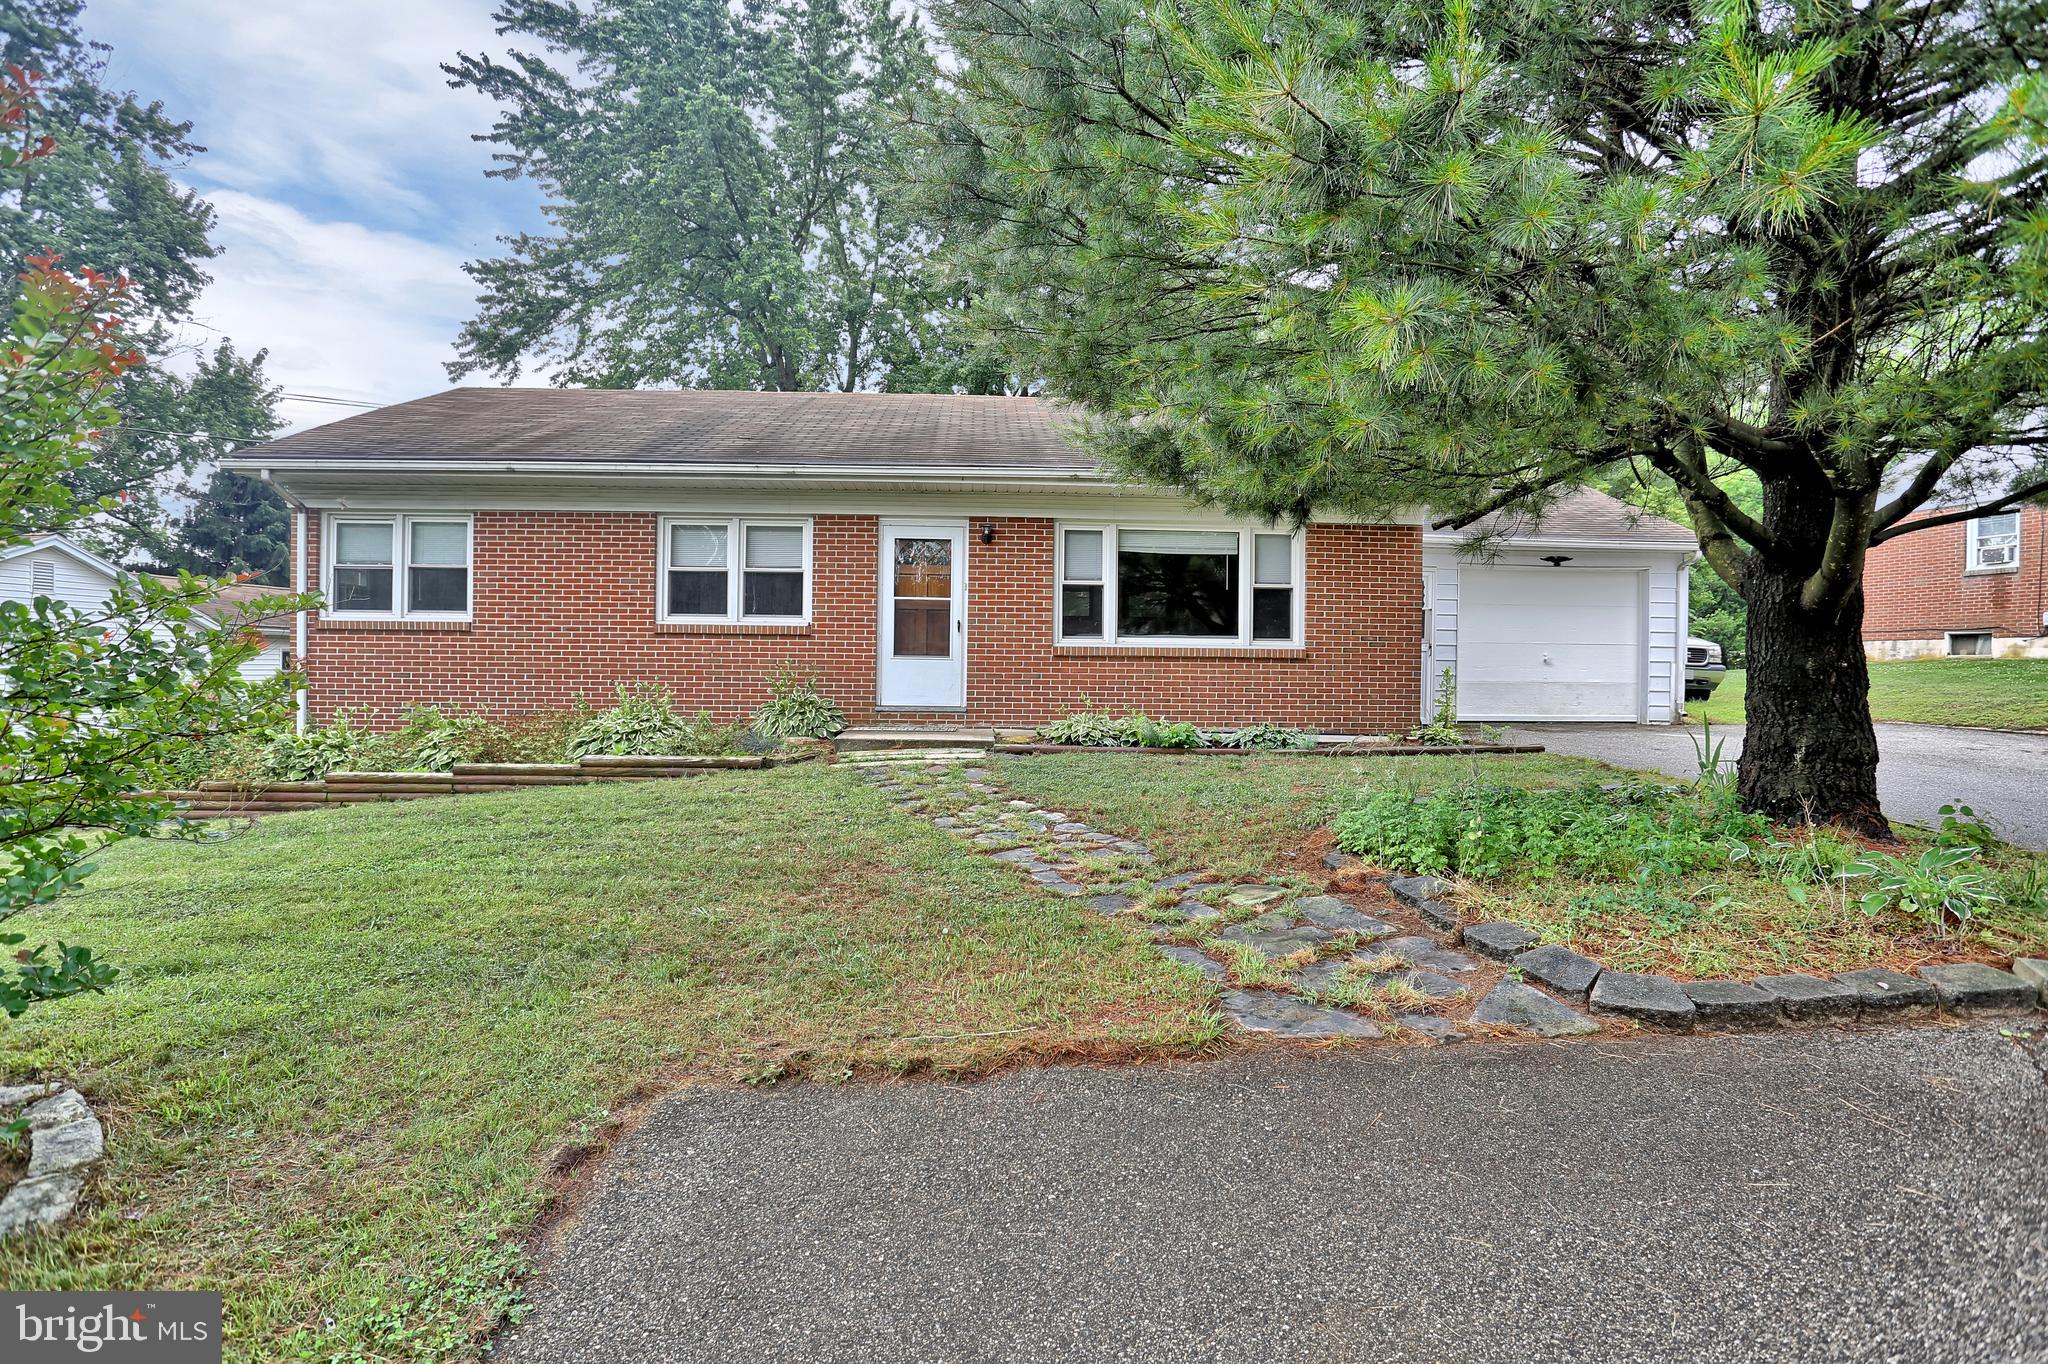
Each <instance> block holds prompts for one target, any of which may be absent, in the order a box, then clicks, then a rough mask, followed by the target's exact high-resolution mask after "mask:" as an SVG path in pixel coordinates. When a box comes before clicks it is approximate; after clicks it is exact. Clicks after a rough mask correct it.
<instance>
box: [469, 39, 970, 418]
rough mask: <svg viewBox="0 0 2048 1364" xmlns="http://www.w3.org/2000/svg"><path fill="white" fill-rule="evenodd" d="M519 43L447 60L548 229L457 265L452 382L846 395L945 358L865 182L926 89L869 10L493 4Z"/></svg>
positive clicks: (879, 198) (899, 43)
mask: <svg viewBox="0 0 2048 1364" xmlns="http://www.w3.org/2000/svg"><path fill="white" fill-rule="evenodd" d="M496 17H497V21H498V24H499V28H500V31H501V32H508V33H514V34H517V35H519V36H521V37H523V38H526V39H530V40H532V41H533V42H534V43H535V44H537V45H538V50H528V51H523V52H519V53H516V54H514V55H513V56H511V57H510V59H509V60H507V61H503V62H501V61H497V60H495V59H493V58H490V57H488V56H469V55H462V56H460V57H459V58H458V59H457V61H456V62H454V63H453V64H451V65H449V66H448V67H446V68H445V69H446V70H447V72H448V74H449V75H450V77H451V78H452V81H451V83H452V84H455V85H458V86H467V87H470V88H472V89H475V90H477V91H478V92H480V93H482V94H484V95H487V96H489V97H490V98H492V99H493V100H495V101H496V102H497V103H498V105H499V106H500V108H501V109H502V111H503V112H502V113H501V115H500V117H499V119H498V121H497V123H496V125H495V127H494V128H493V129H492V132H491V134H490V137H489V140H491V141H493V142H495V143H496V144H497V146H498V148H499V150H498V151H497V153H496V154H495V156H494V159H495V161H496V162H497V163H498V166H497V169H495V170H493V171H492V172H491V174H493V175H498V176H503V177H506V178H528V179H532V180H535V181H538V182H539V183H540V184H541V185H542V186H543V187H544V188H545V190H546V192H547V194H548V198H549V202H548V204H547V206H546V213H547V216H548V218H549V220H550V222H551V223H552V225H553V229H554V230H553V231H551V232H549V233H546V234H526V235H521V236H518V237H514V238H508V239H506V242H505V245H506V246H507V247H508V248H509V250H508V253H507V254H506V255H504V256H502V257H499V258H498V259H495V260H487V261H481V262H477V263H475V264H472V265H471V266H470V267H469V272H470V274H471V275H472V276H473V277H474V278H475V280H476V281H477V283H478V285H479V286H481V288H482V291H483V292H482V302H481V306H480V311H479V313H478V316H477V317H476V318H475V320H473V321H472V322H470V323H469V324H468V325H467V326H466V327H464V328H463V330H462V334H461V337H460V339H459V340H458V343H457V350H458V353H459V354H460V356H461V358H460V360H458V361H457V362H456V363H455V364H453V365H451V366H450V367H449V368H450V373H451V374H452V375H454V376H455V377H458V378H459V377H461V376H462V375H465V374H469V373H474V372H486V373H491V374H497V375H502V376H507V377H510V376H514V375H516V374H517V373H518V372H519V371H520V369H521V367H522V366H523V365H525V364H528V363H532V362H540V363H543V364H548V365H551V366H553V367H554V369H555V377H556V378H557V379H558V380H559V381H560V382H562V383H574V384H589V385H595V386H600V387H632V386H635V385H643V384H661V383H679V384H689V385H701V386H707V387H714V388H720V387H736V388H773V389H815V388H836V389H849V390H850V389H855V388H862V387H874V386H879V385H880V384H882V383H884V382H885V381H886V380H887V379H888V378H889V376H890V375H891V374H892V373H895V372H896V371H897V370H898V368H899V367H900V368H901V369H902V370H903V371H904V372H905V373H906V374H909V373H915V374H916V375H918V376H919V377H920V378H921V379H923V380H925V381H930V382H944V383H948V384H951V383H956V382H960V383H973V382H976V381H977V380H980V381H984V382H985V381H986V376H982V375H977V374H975V373H973V372H971V371H963V370H960V369H959V368H958V367H949V365H948V364H947V363H946V361H945V359H944V357H943V354H942V352H943V351H944V349H945V347H944V344H943V341H942V339H941V337H940V335H939V331H940V328H941V324H942V322H943V317H944V303H945V294H944V291H943V286H942V285H941V284H940V283H939V282H938V281H937V280H936V279H935V278H934V276H933V272H932V271H931V270H930V269H929V267H928V266H927V263H926V260H925V255H926V243H925V241H924V238H923V236H922V234H921V233H920V232H919V231H918V229H917V228H916V227H915V226H914V225H913V224H912V223H911V222H910V221H909V220H908V219H907V217H906V216H905V214H904V212H903V208H902V206H901V204H900V203H899V202H898V200H897V196H896V195H895V194H894V193H892V191H891V188H890V187H889V185H888V183H887V180H886V177H885V175H884V174H883V171H884V168H885V163H886V162H887V161H888V160H889V158H890V155H891V152H890V148H889V130H890V121H891V116H892V113H894V112H896V111H898V110H899V109H900V107H901V106H902V105H903V104H904V103H905V101H906V99H907V96H908V94H909V92H910V91H912V90H914V89H916V88H919V87H921V86H923V85H925V84H927V83H928V82H929V81H930V80H931V78H932V62H931V57H930V54H929V52H928V51H927V48H926V44H925V40H924V36H923V33H922V31H921V29H920V28H919V26H918V24H917V22H916V20H915V19H914V18H911V17H906V16H904V15H900V14H898V13H897V12H896V11H895V10H894V9H893V8H892V7H891V6H890V5H889V4H888V3H887V0H810V2H807V0H745V3H741V4H728V3H727V2H726V0H660V2H659V3H657V0H596V3H592V4H588V5H565V4H560V3H556V0H505V3H503V4H502V5H501V6H500V8H499V9H498V11H497V16H496Z"/></svg>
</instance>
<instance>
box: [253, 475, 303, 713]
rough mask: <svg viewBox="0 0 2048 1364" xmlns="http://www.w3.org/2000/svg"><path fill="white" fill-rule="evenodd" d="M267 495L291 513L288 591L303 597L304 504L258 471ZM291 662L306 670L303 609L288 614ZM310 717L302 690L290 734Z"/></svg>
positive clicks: (299, 692) (300, 689) (268, 476)
mask: <svg viewBox="0 0 2048 1364" xmlns="http://www.w3.org/2000/svg"><path fill="white" fill-rule="evenodd" d="M259 475H260V477H261V478H262V479H263V481H264V482H265V483H267V484H269V485H270V488H271V491H273V492H275V493H276V494H277V495H278V496H279V497H281V498H283V499H284V501H285V505H286V506H288V507H290V508H291V509H292V591H293V592H294V593H296V594H298V595H299V596H302V597H303V596H305V595H306V504H305V503H303V502H301V501H299V499H298V498H296V497H293V496H292V495H291V494H290V493H288V492H286V491H285V490H284V489H282V488H280V487H278V486H277V480H276V479H274V478H272V477H271V476H270V470H268V469H263V470H260V471H259ZM292 618H293V619H292V662H294V663H296V664H297V665H298V670H299V672H300V673H301V674H303V673H304V672H305V670H306V611H305V609H304V608H303V607H301V608H300V609H299V610H297V611H294V612H293V613H292ZM311 714H312V697H311V695H310V694H309V693H308V691H307V689H306V688H305V687H303V686H302V687H300V688H299V691H298V705H297V707H296V708H295V710H294V712H293V715H292V730H293V732H294V733H298V734H304V733H305V732H306V725H307V722H308V720H309V719H310V718H311Z"/></svg>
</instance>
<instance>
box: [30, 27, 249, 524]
mask: <svg viewBox="0 0 2048 1364" xmlns="http://www.w3.org/2000/svg"><path fill="white" fill-rule="evenodd" d="M82 10H83V4H82V3H81V0H14V2H13V3H10V4H8V5H6V6H0V61H5V62H6V63H9V64H11V65H13V66H14V67H17V68H19V69H21V70H22V71H24V72H29V73H33V75H34V77H35V87H36V92H37V95H38V98H37V99H36V100H35V101H33V102H32V103H23V104H21V105H19V106H18V107H19V109H20V110H21V114H22V117H21V121H20V122H18V123H17V124H16V125H15V128H14V129H13V130H12V132H13V135H14V136H16V137H17V138H18V139H19V144H20V145H22V146H32V145H42V144H43V143H44V139H48V143H47V153H46V154H45V155H41V156H39V157H37V158H36V159H35V160H34V161H33V162H30V163H27V164H25V165H24V166H23V167H22V171H21V173H20V174H18V175H16V176H14V177H11V178H10V179H9V181H8V183H7V184H6V185H5V186H4V187H0V258H5V259H9V260H19V259H21V258H22V257H24V256H26V255H29V254H32V253H37V252H49V253H53V254H54V255H56V256H57V257H58V258H59V259H60V260H61V261H62V263H63V265H64V266H65V267H66V268H71V269H92V270H96V271H99V272H100V273H102V274H105V275H110V276H111V275H125V276H126V277H127V279H128V280H129V281H130V284H131V286H132V288H131V290H130V293H129V297H130V298H131V300H132V304H131V306H132V307H133V309H134V316H133V317H132V318H131V320H130V332H131V335H132V336H133V337H134V339H135V342H136V344H137V345H138V346H139V347H140V348H141V349H142V350H143V351H145V352H146V353H147V354H149V355H150V356H151V357H152V363H151V364H150V365H148V366H146V367H142V368H134V369H128V370H125V371H123V372H122V374H121V375H120V377H119V379H118V381H117V388H116V392H115V395H114V401H115V404H116V407H117V409H118V410H119V411H120V413H121V414H122V415H123V417H124V418H126V420H125V421H124V423H123V425H122V426H121V427H120V428H119V429H118V430H117V431H116V432H115V434H114V435H113V437H112V438H111V439H110V440H108V441H107V442H106V443H105V444H104V445H103V447H102V448H101V449H100V450H99V451H98V453H97V454H96V455H95V456H94V458H93V459H92V461H91V462H90V463H87V464H84V465H81V466H79V467H77V468H74V469H72V470H70V471H69V472H67V474H66V476H65V477H66V481H67V482H68V483H69V484H70V485H71V487H72V489H73V491H74V492H76V493H77V494H78V496H79V498H80V500H81V501H82V502H85V503H88V504H92V505H101V506H104V507H106V508H108V510H105V511H102V512H99V513H96V514H95V515H93V516H91V517H89V518H87V519H86V520H84V521H82V522H80V523H79V524H78V525H76V526H74V527H72V530H71V534H72V535H73V536H75V537H76V538H77V539H79V540H80V541H81V542H83V543H85V544H86V545H88V546H90V547H91V548H92V549H94V550H96V551H98V552H99V553H101V554H103V555H105V556H107V557H109V558H112V559H115V560H117V561H124V560H127V559H129V558H131V557H134V556H137V555H141V556H144V557H148V558H154V559H162V558H164V557H166V556H167V555H168V554H169V553H170V542H171V537H172V527H171V526H170V517H169V513H168V511H167V507H166V503H167V499H170V498H173V497H175V496H176V495H178V494H180V493H183V492H185V491H186V490H185V489H184V488H183V486H182V479H183V477H184V476H185V475H187V474H189V473H191V472H192V470H193V469H194V468H195V467H197V466H198V465H199V464H200V463H202V462H203V461H205V460H207V459H210V458H212V457H214V456H217V455H220V454H223V453H225V452H226V451H227V450H229V449H232V448H233V446H234V445H235V444H236V443H239V442H240V441H242V440H246V439H249V438H252V437H260V436H263V435H267V434H268V433H270V432H271V431H274V430H276V429H277V425H278V423H277V419H276V411H275V409H276V403H275V398H274V396H273V395H272V394H271V392H270V390H269V388H268V386H267V385H266V383H265V381H264V379H263V373H262V356H261V354H260V353H259V354H258V355H256V356H253V357H248V358H244V357H242V356H239V355H237V354H236V353H235V350H234V348H233V346H232V344H231V343H229V342H227V341H225V340H223V341H222V342H220V343H219V344H218V345H217V346H216V347H215V349H214V350H213V351H212V353H210V354H206V353H198V354H181V353H180V350H179V347H178V346H177V345H176V344H175V342H174V337H175V334H176V332H177V330H178V325H179V324H180V323H182V322H183V321H184V320H185V319H186V318H187V317H188V316H189V315H190V313H191V310H192V307H193V305H194V303H195V302H196V300H197V298H198V296H199V291H200V290H201V289H203V288H204V287H205V286H206V284H207V283H208V276H207V274H206V271H205V263H206V262H207V261H209V260H211V259H212V258H213V257H214V256H215V255H217V254H218V250H217V248H215V247H214V246H213V244H212V243H211V242H210V241H209V240H208V237H207V234H208V233H209V232H210V231H211V230H212V228H213V222H214V218H213V209H212V207H211V206H210V205H208V204H207V203H206V201H205V200H204V199H201V198H200V197H199V196H198V195H197V194H194V193H193V192H192V191H190V190H187V189H185V188H184V187H183V186H181V185H179V184H178V182H177V181H176V180H175V179H174V178H173V174H172V172H173V171H174V170H175V169H176V168H177V167H178V166H180V165H182V164H183V163H184V162H185V161H187V160H189V159H190V158H191V157H192V156H194V155H197V154H198V153H200V152H202V151H204V150H205V148H203V147H200V146H198V145H197V144H196V143H194V142H193V141H192V136H191V134H192V125H191V124H190V123H184V122H179V121H177V120H175V119H173V118H172V117H170V116H169V115H168V114H167V113H165V112H164V108H163V106H162V104H161V103H158V102H150V103H146V104H145V103H143V102H142V101H141V100H140V99H139V98H138V97H137V96H135V95H134V94H132V93H126V92H121V91H115V90H110V89H108V88H107V86H106V84H105V77H106V57H107V49H106V47H105V46H104V45H102V44H96V43H88V42H86V41H85V39H84V37H83V36H82V35H81V34H80V32H79V27H78V17H79V14H80V13H81V11H82ZM4 278H5V279H6V283H5V284H4V285H0V291H4V294H0V301H4V296H10V295H11V293H12V291H13V290H14V289H15V288H16V287H17V285H16V283H15V281H14V280H13V278H12V275H11V273H10V274H8V275H6V276H4ZM109 497H112V498H114V499H116V500H114V501H110V502H109V501H104V499H107V498H109Z"/></svg>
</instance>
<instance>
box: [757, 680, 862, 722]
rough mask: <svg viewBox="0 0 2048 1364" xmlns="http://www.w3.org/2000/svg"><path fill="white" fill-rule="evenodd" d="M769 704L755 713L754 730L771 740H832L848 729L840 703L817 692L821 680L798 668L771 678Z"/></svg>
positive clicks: (765, 704) (769, 681) (767, 702)
mask: <svg viewBox="0 0 2048 1364" xmlns="http://www.w3.org/2000/svg"><path fill="white" fill-rule="evenodd" d="M768 693H769V694H768V700H767V701H766V702H765V703H764V704H763V705H762V706H761V708H760V709H759V710H757V711H755V712H754V729H755V730H756V731H757V732H759V733H761V734H764V735H766V736H767V737H768V738H771V739H829V738H831V737H832V736H833V735H835V734H837V733H838V732H839V731H840V730H842V729H845V728H846V713H845V712H844V711H842V710H840V709H839V703H838V702H836V701H833V700H831V699H830V698H828V697H826V696H825V695H824V694H823V693H821V692H820V691H819V690H818V680H817V678H816V677H815V676H813V675H811V674H808V673H801V672H798V671H797V670H796V669H795V668H777V669H776V670H775V671H774V672H773V673H772V674H770V675H769V678H768Z"/></svg>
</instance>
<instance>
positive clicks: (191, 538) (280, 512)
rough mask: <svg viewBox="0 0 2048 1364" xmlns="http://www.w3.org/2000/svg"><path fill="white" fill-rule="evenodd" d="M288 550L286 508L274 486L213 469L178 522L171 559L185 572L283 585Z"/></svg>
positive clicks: (286, 581)
mask: <svg viewBox="0 0 2048 1364" xmlns="http://www.w3.org/2000/svg"><path fill="white" fill-rule="evenodd" d="M291 552H292V514H291V508H290V507H288V506H286V505H285V500H284V499H283V498H282V497H280V496H278V494H277V490H276V489H274V488H272V487H271V486H270V485H269V484H268V483H265V482H263V481H262V480H261V479H256V478H250V477H249V476H248V475H246V474H238V473H232V472H230V471H228V470H226V469H216V470H214V473H213V477H212V478H211V479H209V480H208V481H207V484H206V487H205V489H204V490H203V491H201V492H200V493H198V494H197V495H196V496H195V497H194V499H193V502H192V506H191V509H190V510H189V511H187V512H186V513H185V516H184V517H183V519H181V520H180V521H179V522H178V538H177V544H176V547H175V549H174V551H173V553H172V556H171V562H172V564H173V566H174V567H177V568H182V569H184V570H186V571H187V572H190V573H205V574H211V575H232V576H237V577H239V576H241V575H243V574H248V573H254V574H255V575H257V576H256V579H255V580H256V581H258V582H261V583H264V584H266V585H268V586H271V587H284V586H287V585H289V583H290V580H291Z"/></svg>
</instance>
